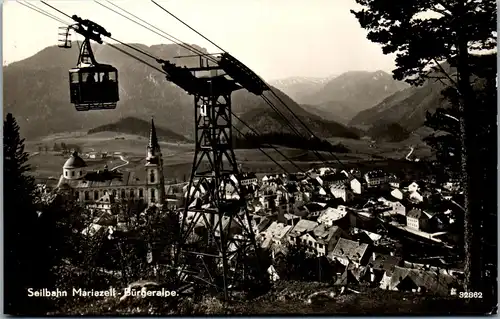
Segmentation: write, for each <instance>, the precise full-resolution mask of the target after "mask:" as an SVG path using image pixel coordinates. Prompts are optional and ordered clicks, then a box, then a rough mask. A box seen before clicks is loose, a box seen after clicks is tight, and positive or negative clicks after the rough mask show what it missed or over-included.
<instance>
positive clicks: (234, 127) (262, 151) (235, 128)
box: [232, 124, 289, 174]
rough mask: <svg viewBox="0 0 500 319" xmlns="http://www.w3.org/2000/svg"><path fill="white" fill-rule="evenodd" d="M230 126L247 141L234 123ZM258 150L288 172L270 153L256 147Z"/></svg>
mask: <svg viewBox="0 0 500 319" xmlns="http://www.w3.org/2000/svg"><path fill="white" fill-rule="evenodd" d="M232 127H233V129H234V130H236V132H238V134H240V135H241V136H242V137H243V138H245V139H247V140H248V141H249V138H248V137H247V136H245V134H243V133H242V132H241V131H240V130H239V129H238V128H237V127H236V126H235V125H234V124H232ZM257 149H258V150H259V151H261V153H262V154H264V155H266V157H267V158H269V159H270V160H271V161H273V162H274V164H276V165H277V166H278V167H279V168H281V169H282V170H283V171H284V172H285V173H287V174H289V172H288V171H287V170H286V169H285V168H284V167H283V165H281V164H280V163H278V162H277V161H275V160H274V159H273V158H272V157H271V155H269V154H267V153H266V152H265V151H264V150H263V149H262V148H260V147H258V148H257Z"/></svg>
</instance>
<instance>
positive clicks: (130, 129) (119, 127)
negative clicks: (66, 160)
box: [87, 117, 188, 142]
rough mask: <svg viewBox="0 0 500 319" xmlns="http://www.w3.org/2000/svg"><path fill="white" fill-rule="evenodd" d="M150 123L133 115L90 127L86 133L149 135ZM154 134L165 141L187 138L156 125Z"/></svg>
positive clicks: (177, 140)
mask: <svg viewBox="0 0 500 319" xmlns="http://www.w3.org/2000/svg"><path fill="white" fill-rule="evenodd" d="M150 129H151V123H150V122H149V121H145V120H141V119H138V118H135V117H127V118H124V119H121V120H119V121H118V122H115V123H111V124H105V125H101V126H98V127H95V128H93V129H90V130H89V131H88V132H87V134H95V133H99V132H116V133H125V134H131V135H139V136H143V137H149V133H150ZM156 134H157V136H158V139H159V140H163V141H167V142H187V141H188V139H187V138H186V137H184V136H183V135H180V134H177V133H174V132H172V131H171V130H169V129H165V128H162V127H158V126H156Z"/></svg>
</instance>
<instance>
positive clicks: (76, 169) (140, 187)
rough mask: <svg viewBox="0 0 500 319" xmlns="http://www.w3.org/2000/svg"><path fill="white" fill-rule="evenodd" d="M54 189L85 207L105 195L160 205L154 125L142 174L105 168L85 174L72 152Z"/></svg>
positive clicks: (161, 193) (161, 189)
mask: <svg viewBox="0 0 500 319" xmlns="http://www.w3.org/2000/svg"><path fill="white" fill-rule="evenodd" d="M57 187H58V188H64V189H70V190H71V191H72V192H73V195H74V197H75V198H76V199H77V200H78V201H80V202H83V203H86V204H92V203H95V202H98V201H99V199H101V198H102V197H103V196H104V195H106V194H108V195H109V196H111V197H112V198H113V200H117V199H122V200H142V201H144V202H145V203H147V204H149V205H151V204H163V203H164V201H165V182H164V176H163V159H162V154H161V150H160V145H159V143H158V138H157V135H156V129H155V125H154V122H153V121H151V131H150V137H149V143H148V145H147V153H146V161H145V165H144V170H143V171H140V172H129V171H122V172H118V171H109V170H108V169H107V167H105V168H104V170H103V171H89V170H88V169H87V164H86V163H85V161H84V160H83V159H82V158H81V157H80V156H79V155H78V153H76V152H74V153H73V154H72V155H71V157H70V158H69V159H68V160H67V161H66V163H64V166H63V174H62V175H61V177H60V178H59V182H58V185H57Z"/></svg>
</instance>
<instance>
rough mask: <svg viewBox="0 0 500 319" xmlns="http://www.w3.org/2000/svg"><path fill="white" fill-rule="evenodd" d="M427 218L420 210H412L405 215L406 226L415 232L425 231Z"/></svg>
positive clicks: (427, 222)
mask: <svg viewBox="0 0 500 319" xmlns="http://www.w3.org/2000/svg"><path fill="white" fill-rule="evenodd" d="M428 224H429V216H428V215H427V214H426V213H424V212H423V211H422V210H420V209H412V210H410V211H409V212H408V214H406V225H407V226H408V227H410V228H413V229H416V230H424V231H425V230H427V228H428Z"/></svg>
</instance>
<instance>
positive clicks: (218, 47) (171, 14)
mask: <svg viewBox="0 0 500 319" xmlns="http://www.w3.org/2000/svg"><path fill="white" fill-rule="evenodd" d="M151 2H153V3H154V4H156V5H157V6H158V7H160V9H162V10H163V11H165V12H166V13H168V14H169V15H170V16H172V17H174V18H175V19H176V20H177V21H179V22H180V23H182V24H183V25H185V26H186V27H188V28H189V29H191V30H192V31H194V32H195V33H196V34H198V35H199V36H200V37H202V38H203V39H205V40H207V41H208V42H210V43H211V44H213V45H214V46H215V47H216V48H217V49H219V50H221V51H222V52H224V53H227V51H226V50H224V49H223V48H221V47H220V46H218V45H217V44H215V43H214V42H213V41H212V40H210V39H209V38H207V37H205V36H204V35H203V34H201V33H200V32H198V31H196V30H195V29H194V28H192V27H191V26H190V25H189V24H187V23H186V22H184V21H182V20H181V19H179V18H178V17H177V16H175V15H174V14H173V13H171V12H170V11H168V10H167V9H165V8H164V7H162V6H161V5H159V4H158V3H156V2H155V1H154V0H151Z"/></svg>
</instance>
